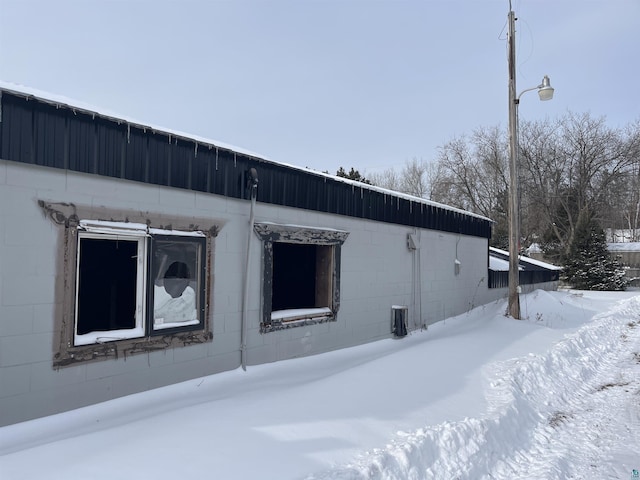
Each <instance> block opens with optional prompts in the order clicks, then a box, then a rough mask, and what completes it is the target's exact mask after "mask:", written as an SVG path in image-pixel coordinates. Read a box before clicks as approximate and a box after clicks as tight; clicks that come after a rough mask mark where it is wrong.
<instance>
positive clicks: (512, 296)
mask: <svg viewBox="0 0 640 480" xmlns="http://www.w3.org/2000/svg"><path fill="white" fill-rule="evenodd" d="M509 4H511V2H509ZM508 19H509V33H508V38H507V41H508V63H509V315H511V316H512V317H513V318H514V319H516V320H520V295H519V293H520V284H519V283H520V279H519V261H518V254H519V246H520V204H519V196H518V102H519V98H518V97H516V37H515V34H516V26H515V23H516V19H515V14H514V12H513V10H509V15H508Z"/></svg>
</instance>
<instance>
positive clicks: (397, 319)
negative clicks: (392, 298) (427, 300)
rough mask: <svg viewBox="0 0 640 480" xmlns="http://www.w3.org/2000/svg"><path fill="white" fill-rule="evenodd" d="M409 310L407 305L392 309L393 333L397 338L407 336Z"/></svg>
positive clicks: (394, 306)
mask: <svg viewBox="0 0 640 480" xmlns="http://www.w3.org/2000/svg"><path fill="white" fill-rule="evenodd" d="M408 311H409V308H408V307H407V306H405V305H393V306H392V307H391V333H393V335H394V336H395V337H397V338H401V337H405V336H406V335H407V317H408Z"/></svg>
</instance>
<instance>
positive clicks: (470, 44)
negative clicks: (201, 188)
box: [0, 0, 640, 173]
mask: <svg viewBox="0 0 640 480" xmlns="http://www.w3.org/2000/svg"><path fill="white" fill-rule="evenodd" d="M513 9H514V11H515V12H516V16H517V18H518V21H517V23H516V28H517V34H516V46H517V54H516V63H517V90H518V92H520V91H521V90H524V89H525V88H528V87H534V86H536V85H538V84H539V83H540V81H541V80H542V77H543V75H545V74H546V75H549V77H550V78H551V84H552V85H553V87H554V88H555V89H556V92H555V97H554V99H553V100H552V101H551V102H540V101H539V100H538V97H537V95H536V94H535V92H531V93H527V94H525V95H524V96H523V97H522V102H521V103H520V119H521V120H537V119H544V118H545V117H548V118H551V119H554V118H557V117H558V116H561V115H562V114H564V113H565V112H567V111H569V110H571V111H574V112H579V113H582V112H590V113H591V114H592V115H594V116H606V118H607V122H608V124H609V125H610V126H613V127H618V126H624V125H627V124H629V123H631V122H633V121H635V120H638V119H640V88H639V86H640V0H597V1H596V0H592V1H590V0H580V1H574V0H513ZM508 12H509V1H508V0H499V1H498V0H449V1H445V0H406V1H403V0H395V1H392V0H386V1H384V0H324V1H323V0H247V1H242V0H229V1H216V0H192V1H189V0H186V1H168V0H129V1H105V0H84V1H82V0H75V1H74V0H0V16H1V17H0V79H1V80H4V81H7V82H13V83H17V84H21V85H25V86H28V87H33V88H37V89H40V90H44V91H47V92H50V93H53V94H58V95H64V96H67V97H69V98H72V99H76V100H79V101H82V102H85V103H89V104H93V105H95V106H98V107H103V108H105V109H107V110H109V111H112V112H117V113H120V114H122V115H123V116H127V117H131V118H134V119H136V120H139V121H140V122H142V123H149V124H153V125H158V126H163V127H167V128H171V129H174V130H179V131H183V132H188V133H192V134H194V135H199V136H203V137H207V138H210V139H213V140H219V141H222V142H225V143H228V144H232V145H237V146H239V147H242V148H244V149H247V150H250V151H254V152H257V153H259V154H261V155H263V156H265V157H267V158H270V159H272V160H276V161H281V162H286V163H291V164H295V165H299V166H303V167H305V166H306V167H310V168H313V169H316V170H323V171H324V170H327V171H329V172H330V173H335V171H336V170H337V168H338V167H339V166H344V167H345V168H347V169H348V168H349V167H351V166H353V167H355V168H357V169H359V170H360V171H361V172H363V173H366V172H369V173H371V172H376V171H380V170H383V169H386V168H389V167H393V166H395V167H401V166H402V165H403V164H404V162H405V161H407V160H409V159H411V158H414V157H415V158H418V159H423V160H432V159H435V158H436V157H437V149H438V147H439V146H440V145H443V144H444V143H446V142H447V141H449V140H451V139H452V138H454V137H455V136H460V135H462V134H470V133H471V132H472V131H473V130H474V129H475V128H477V127H479V126H495V125H500V126H502V127H503V128H506V125H507V118H508V102H507V100H508V87H507V55H506V53H507V45H506V29H507V14H508Z"/></svg>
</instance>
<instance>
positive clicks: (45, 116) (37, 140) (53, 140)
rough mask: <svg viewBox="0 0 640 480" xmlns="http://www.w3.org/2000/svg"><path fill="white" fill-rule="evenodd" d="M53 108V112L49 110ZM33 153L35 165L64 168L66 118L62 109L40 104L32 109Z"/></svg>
mask: <svg viewBox="0 0 640 480" xmlns="http://www.w3.org/2000/svg"><path fill="white" fill-rule="evenodd" d="M49 110H53V112H51V111H49ZM33 120H34V122H33V123H34V130H33V132H34V133H33V135H34V142H33V144H34V146H35V149H34V153H35V162H34V163H36V164H37V165H44V166H47V167H55V168H64V167H65V160H66V158H65V157H66V152H65V143H66V133H67V128H66V120H65V115H64V111H63V110H59V111H57V110H55V109H53V107H49V106H48V105H41V106H40V108H38V109H36V110H34V113H33Z"/></svg>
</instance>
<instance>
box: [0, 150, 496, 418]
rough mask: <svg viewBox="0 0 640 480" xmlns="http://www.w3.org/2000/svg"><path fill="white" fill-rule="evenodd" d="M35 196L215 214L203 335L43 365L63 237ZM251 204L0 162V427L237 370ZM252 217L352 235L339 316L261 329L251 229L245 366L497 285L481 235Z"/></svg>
mask: <svg viewBox="0 0 640 480" xmlns="http://www.w3.org/2000/svg"><path fill="white" fill-rule="evenodd" d="M38 200H44V201H48V202H66V203H74V204H77V205H85V206H89V207H94V208H109V209H118V210H121V211H122V212H123V213H124V214H126V212H140V211H145V212H151V214H154V213H156V214H162V215H164V216H173V217H176V218H182V217H184V218H191V217H198V218H205V219H211V221H212V222H214V223H216V224H219V225H222V228H221V230H220V233H219V234H218V237H217V238H216V239H215V243H214V252H213V257H212V258H213V272H212V274H213V296H212V308H211V311H210V312H209V313H210V319H211V321H212V330H213V339H212V341H211V342H208V343H202V344H198V345H192V346H185V347H179V348H170V349H166V350H163V351H156V352H150V353H143V354H138V355H133V356H128V357H127V358H122V357H121V358H117V359H108V360H102V361H95V362H86V363H80V364H75V365H71V366H67V367H63V368H59V369H54V368H53V363H52V357H53V354H54V350H55V345H54V344H55V338H56V334H57V333H59V332H56V328H57V326H56V325H57V324H56V314H57V313H56V312H58V311H59V309H61V308H62V307H63V305H62V304H61V303H62V295H61V293H60V291H59V290H60V288H59V285H60V275H61V271H60V270H61V265H62V259H61V252H62V249H63V246H62V245H61V244H60V235H59V230H58V229H59V228H60V227H59V226H56V225H54V224H53V223H52V222H51V220H50V219H49V218H47V217H46V216H45V215H44V214H43V211H42V209H41V208H40V207H39V206H38V203H37V202H38ZM249 205H250V204H249V202H248V201H246V200H244V201H241V200H234V199H228V198H225V197H220V196H215V195H209V194H202V193H196V192H193V191H186V190H179V189H171V188H167V187H158V186H153V185H147V184H139V183H135V182H129V181H121V180H115V179H111V178H106V177H98V176H94V175H84V174H79V173H74V172H65V171H61V170H55V169H48V168H42V167H37V166H30V165H25V164H17V163H13V162H6V161H2V160H0V272H1V275H0V425H6V424H10V423H15V422H19V421H23V420H27V419H31V418H35V417H39V416H43V415H49V414H53V413H57V412H61V411H65V410H69V409H73V408H77V407H81V406H84V405H89V404H93V403H97V402H101V401H105V400H109V399H112V398H116V397H119V396H123V395H128V394H131V393H135V392H140V391H144V390H147V389H150V388H156V387H160V386H164V385H169V384H172V383H176V382H180V381H184V380H188V379H192V378H197V377H200V376H204V375H209V374H213V373H217V372H221V371H225V370H230V369H234V368H237V367H238V366H239V365H240V336H241V334H240V332H241V325H240V321H241V305H242V274H243V270H244V261H245V255H246V245H247V235H248V220H249ZM255 216H256V221H258V222H274V223H282V224H294V225H301V226H311V227H320V228H325V229H328V228H334V229H340V230H345V231H348V232H349V237H348V238H347V240H346V242H345V243H344V245H343V246H342V268H341V292H340V293H341V304H340V310H339V312H338V315H337V320H336V321H335V322H327V323H320V324H317V325H308V326H302V327H297V328H290V329H286V330H280V331H274V332H270V333H266V334H262V333H260V331H259V324H260V318H261V308H262V299H261V290H262V245H261V241H260V239H259V238H258V237H257V235H255V234H252V235H251V246H252V262H251V264H250V275H249V277H250V282H249V310H248V348H247V363H248V365H250V366H251V365H256V364H260V363H264V362H271V361H276V360H283V359H289V358H294V357H299V356H303V355H310V354H317V353H321V352H325V351H329V350H335V349H339V348H344V347H348V346H352V345H357V344H361V343H365V342H370V341H375V340H378V339H382V338H388V337H389V336H390V335H391V326H390V323H391V322H390V317H391V307H392V305H407V306H408V307H409V320H410V321H409V326H410V328H420V326H422V325H428V324H431V323H434V322H437V321H439V320H442V319H444V318H446V317H448V316H451V315H456V314H459V313H462V312H464V311H467V310H469V309H471V308H472V307H474V306H477V305H481V304H483V303H487V302H489V301H492V300H495V299H497V298H499V297H500V296H501V294H500V292H499V291H498V290H495V291H494V290H488V289H487V240H486V239H481V238H474V237H467V236H459V235H453V234H447V233H443V232H437V231H429V230H419V231H415V230H414V229H412V228H409V227H403V226H398V225H391V224H385V223H381V222H370V221H364V220H358V219H353V218H348V217H341V216H336V215H328V214H322V213H318V212H309V211H304V210H300V209H294V208H284V207H277V206H273V205H265V204H260V203H258V204H257V206H256V210H255ZM409 233H413V234H415V238H416V239H417V243H418V247H419V248H418V249H417V250H415V251H410V250H409V249H408V248H407V234H409ZM456 258H457V259H458V261H459V262H460V272H459V273H458V274H456V272H455V260H456ZM249 368H251V367H249Z"/></svg>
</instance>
